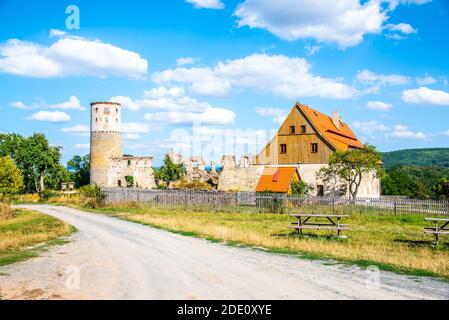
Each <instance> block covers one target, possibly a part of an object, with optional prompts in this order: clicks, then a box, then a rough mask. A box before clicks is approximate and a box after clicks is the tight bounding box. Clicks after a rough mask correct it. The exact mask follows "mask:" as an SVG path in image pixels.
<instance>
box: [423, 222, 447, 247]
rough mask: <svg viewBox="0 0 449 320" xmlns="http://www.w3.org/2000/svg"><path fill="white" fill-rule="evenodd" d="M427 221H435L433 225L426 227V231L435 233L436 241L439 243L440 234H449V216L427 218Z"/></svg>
mask: <svg viewBox="0 0 449 320" xmlns="http://www.w3.org/2000/svg"><path fill="white" fill-rule="evenodd" d="M424 220H425V221H429V222H433V223H434V225H433V227H425V228H424V233H427V234H433V235H434V236H435V243H436V244H437V245H438V241H439V236H440V235H449V219H448V218H425V219H424Z"/></svg>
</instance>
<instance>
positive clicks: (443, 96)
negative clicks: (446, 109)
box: [402, 87, 449, 106]
mask: <svg viewBox="0 0 449 320" xmlns="http://www.w3.org/2000/svg"><path fill="white" fill-rule="evenodd" d="M402 100H404V101H405V102H410V103H418V104H434V105H441V106H449V93H447V92H445V91H443V90H433V89H429V88H427V87H420V88H418V89H409V90H404V91H403V92H402Z"/></svg>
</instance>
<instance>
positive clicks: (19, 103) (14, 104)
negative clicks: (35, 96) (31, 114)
mask: <svg viewBox="0 0 449 320" xmlns="http://www.w3.org/2000/svg"><path fill="white" fill-rule="evenodd" d="M11 107H14V108H17V109H22V110H31V109H34V108H33V107H32V106H28V105H26V104H25V103H23V102H22V101H16V102H11Z"/></svg>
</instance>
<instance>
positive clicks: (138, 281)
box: [0, 205, 449, 299]
mask: <svg viewBox="0 0 449 320" xmlns="http://www.w3.org/2000/svg"><path fill="white" fill-rule="evenodd" d="M20 207H23V208H27V209H31V210H36V211H39V212H42V213H46V214H48V215H51V216H54V217H57V218H59V219H61V220H64V221H66V222H67V223H69V224H71V225H73V226H75V227H76V228H77V229H78V230H79V231H78V232H77V233H75V234H74V235H73V236H71V238H70V240H71V242H70V243H68V244H66V245H62V246H57V247H52V248H51V249H50V250H49V251H47V252H44V253H43V254H42V255H41V256H40V257H38V258H34V259H31V260H28V261H24V262H20V263H16V264H14V265H10V266H6V267H0V298H1V299H449V283H445V282H442V281H439V280H436V279H432V278H424V277H422V278H417V277H409V276H404V275H397V274H393V273H389V272H379V273H377V274H376V273H375V272H374V273H373V272H368V271H366V270H363V269H361V268H358V267H351V266H345V265H341V264H337V263H330V262H329V261H316V260H315V261H310V260H303V259H299V258H296V257H290V256H286V255H278V254H271V253H266V252H263V251H260V250H253V249H244V248H235V247H228V246H225V245H221V244H215V243H210V242H208V241H206V240H201V239H196V238H192V237H186V236H181V235H177V234H173V233H170V232H166V231H161V230H158V229H154V228H149V227H146V226H143V225H139V224H136V223H131V222H127V221H123V220H119V219H116V218H111V217H107V216H104V215H100V214H93V213H85V212H83V211H80V210H75V209H71V208H66V207H55V206H49V205H23V206H20ZM377 280H378V281H377Z"/></svg>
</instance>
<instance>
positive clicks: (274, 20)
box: [234, 0, 388, 48]
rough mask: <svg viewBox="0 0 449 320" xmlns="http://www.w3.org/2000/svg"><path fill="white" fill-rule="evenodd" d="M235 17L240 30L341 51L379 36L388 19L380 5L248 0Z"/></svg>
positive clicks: (354, 1) (349, 0)
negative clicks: (331, 46)
mask: <svg viewBox="0 0 449 320" xmlns="http://www.w3.org/2000/svg"><path fill="white" fill-rule="evenodd" d="M234 15H235V16H237V17H238V19H239V20H238V25H239V27H242V26H248V27H250V28H262V29H265V30H267V31H269V32H271V33H273V34H274V35H276V36H278V37H280V38H282V39H285V40H297V39H304V38H313V39H316V40H317V41H319V42H334V43H336V44H338V45H339V46H340V47H342V48H345V47H350V46H355V45H357V44H359V43H360V42H362V41H363V37H364V35H366V34H370V33H374V34H379V33H381V32H382V25H383V24H384V22H385V21H386V20H387V19H388V17H387V13H386V11H385V10H383V9H382V7H381V4H380V3H379V1H366V2H365V3H364V4H360V2H359V0H340V1H334V0H330V1H316V0H277V1H265V0H246V1H245V2H243V3H242V4H240V5H239V6H238V7H237V9H236V11H235V12H234Z"/></svg>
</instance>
